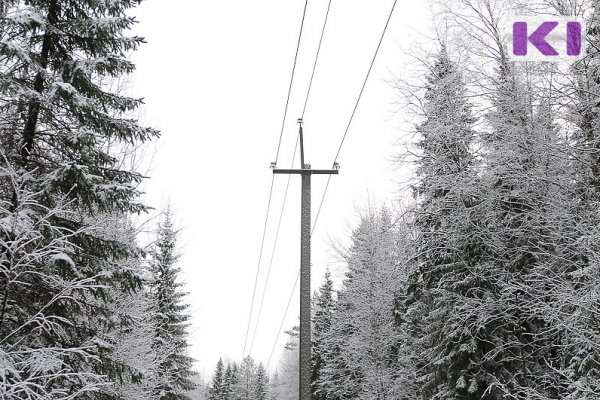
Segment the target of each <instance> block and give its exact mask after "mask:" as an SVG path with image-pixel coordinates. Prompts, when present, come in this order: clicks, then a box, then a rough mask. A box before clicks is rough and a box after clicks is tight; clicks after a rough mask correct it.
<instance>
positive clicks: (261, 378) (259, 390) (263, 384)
mask: <svg viewBox="0 0 600 400" xmlns="http://www.w3.org/2000/svg"><path fill="white" fill-rule="evenodd" d="M268 395H269V376H268V375H267V371H266V370H265V367H264V366H263V365H262V363H259V364H258V367H256V377H255V382H254V400H267V399H268Z"/></svg>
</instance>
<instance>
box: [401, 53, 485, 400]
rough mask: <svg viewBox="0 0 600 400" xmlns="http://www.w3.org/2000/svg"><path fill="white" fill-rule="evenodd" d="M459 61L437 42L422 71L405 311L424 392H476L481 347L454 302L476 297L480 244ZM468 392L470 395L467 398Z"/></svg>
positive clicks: (441, 394) (474, 394)
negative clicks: (413, 259)
mask: <svg viewBox="0 0 600 400" xmlns="http://www.w3.org/2000/svg"><path fill="white" fill-rule="evenodd" d="M467 95H468V93H467V90H466V87H465V84H464V82H463V78H462V75H461V73H460V71H459V69H458V67H457V65H456V64H455V63H454V62H452V61H451V60H450V58H449V56H448V53H447V51H446V48H445V47H442V49H441V50H440V52H439V53H438V54H437V55H436V57H435V60H434V62H433V63H432V65H431V67H430V71H429V76H428V77H427V83H426V90H425V93H424V99H423V100H424V101H423V102H422V104H423V108H422V110H421V113H422V117H423V122H421V123H420V124H419V125H418V126H417V133H418V134H419V137H420V139H419V142H418V148H419V149H420V151H421V153H420V157H419V159H418V161H417V166H418V168H417V176H418V180H419V181H418V184H417V186H416V187H415V195H416V197H417V200H418V207H417V212H416V214H417V216H416V219H415V226H416V230H417V243H416V246H417V260H418V268H417V269H416V270H414V271H413V273H412V274H411V276H410V279H409V282H410V283H409V288H408V296H407V305H408V309H407V310H405V311H404V312H405V313H406V316H405V317H404V319H406V320H407V322H408V323H407V324H404V329H405V330H409V331H411V332H412V334H413V335H414V336H415V338H418V339H417V340H415V341H414V342H413V346H414V348H413V349H412V350H413V351H414V352H415V357H416V358H417V359H418V363H417V368H418V379H419V381H420V383H421V384H422V388H421V390H422V393H423V396H424V397H425V398H455V397H457V398H480V397H481V393H480V392H479V391H478V390H473V389H476V385H475V386H471V385H470V384H467V382H474V375H475V371H474V369H475V368H474V367H473V365H472V362H473V361H474V360H473V353H475V352H476V349H477V348H478V347H479V346H481V344H480V343H478V341H477V339H476V337H475V336H476V335H475V332H469V331H468V330H466V329H465V323H464V322H465V321H461V320H460V319H459V315H458V312H457V311H458V308H459V307H462V306H464V304H465V302H467V300H466V299H465V298H466V297H469V296H471V295H472V296H477V291H478V286H480V283H479V282H478V281H477V276H476V275H475V274H474V273H473V268H474V265H475V264H476V263H477V260H478V257H479V254H478V252H479V249H478V247H479V246H478V245H477V243H476V241H475V240H474V238H475V237H476V236H474V235H472V233H471V232H470V230H471V229H472V224H471V221H470V219H471V213H472V208H473V206H474V205H475V194H474V184H475V180H476V170H475V167H476V165H475V164H476V158H475V155H474V154H473V146H474V141H475V131H474V129H473V124H474V122H475V118H474V117H473V114H472V111H471V105H470V104H469V102H468V101H467V97H468V96H467ZM469 396H471V397H469Z"/></svg>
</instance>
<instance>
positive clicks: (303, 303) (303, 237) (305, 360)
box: [273, 118, 339, 400]
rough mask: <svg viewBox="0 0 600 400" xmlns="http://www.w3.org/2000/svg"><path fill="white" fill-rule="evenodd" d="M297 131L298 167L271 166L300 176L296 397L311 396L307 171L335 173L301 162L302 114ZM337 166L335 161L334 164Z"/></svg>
mask: <svg viewBox="0 0 600 400" xmlns="http://www.w3.org/2000/svg"><path fill="white" fill-rule="evenodd" d="M298 125H300V128H299V134H300V169H277V168H276V166H274V167H275V168H274V169H273V173H274V174H299V175H300V176H301V177H302V195H301V196H302V207H301V209H302V210H301V214H300V218H301V219H300V365H299V368H300V385H299V388H300V397H299V399H300V400H311V382H310V375H311V348H312V336H311V318H310V317H311V316H310V235H311V232H310V230H311V223H310V219H311V218H310V178H311V175H315V174H316V175H337V174H338V172H339V171H338V169H311V167H310V164H306V163H305V162H304V133H303V131H302V118H300V119H298ZM335 166H337V164H335Z"/></svg>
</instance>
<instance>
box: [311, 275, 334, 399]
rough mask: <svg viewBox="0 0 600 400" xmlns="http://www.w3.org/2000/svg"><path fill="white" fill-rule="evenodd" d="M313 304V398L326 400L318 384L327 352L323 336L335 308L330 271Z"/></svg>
mask: <svg viewBox="0 0 600 400" xmlns="http://www.w3.org/2000/svg"><path fill="white" fill-rule="evenodd" d="M313 303H314V305H313V310H314V311H313V313H314V314H313V331H312V342H313V351H312V374H311V375H312V376H311V382H312V396H313V398H314V399H315V400H325V399H326V397H325V394H324V393H322V392H321V391H319V390H318V382H319V381H320V377H321V369H322V368H323V364H324V360H323V356H322V354H323V353H324V352H325V349H324V348H323V336H324V335H325V334H326V332H327V331H328V330H329V328H330V327H331V320H332V316H333V310H334V306H335V300H334V298H333V281H332V280H331V272H329V270H328V271H327V272H326V273H325V282H323V284H322V285H321V287H320V288H319V291H318V292H317V294H316V296H315V297H314V300H313Z"/></svg>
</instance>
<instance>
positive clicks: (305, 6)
mask: <svg viewBox="0 0 600 400" xmlns="http://www.w3.org/2000/svg"><path fill="white" fill-rule="evenodd" d="M307 6H308V0H306V1H305V2H304V9H303V11H302V21H301V22H300V32H299V33H298V40H297V43H296V54H295V55H294V65H293V67H292V74H291V77H290V84H289V86H288V93H287V99H286V101H285V109H284V112H283V120H282V122H281V132H280V134H279V141H278V143H277V153H276V154H275V164H277V161H278V159H279V150H280V149H281V139H282V138H283V128H284V126H285V120H286V117H287V111H288V106H289V102H290V95H291V92H292V86H293V83H294V74H295V72H296V64H297V62H298V51H299V49H300V41H301V39H302V31H303V30H304V19H305V17H306V8H307ZM274 182H275V175H273V178H272V179H271V189H270V190H269V200H268V202H267V213H266V216H265V223H264V227H263V233H262V239H261V244H260V253H259V256H258V265H257V267H256V277H255V279H254V288H253V289H252V300H251V302H250V312H249V313H248V323H247V326H246V335H245V337H244V348H243V350H242V358H244V356H245V355H246V345H247V344H248V333H249V332H250V324H251V321H252V311H253V309H254V299H255V297H256V287H257V286H258V277H259V275H260V264H261V261H262V254H263V248H264V243H265V236H266V233H267V223H268V220H269V210H270V208H271V199H272V197H273V184H274Z"/></svg>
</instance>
